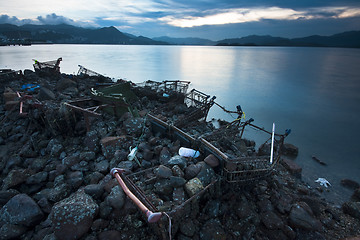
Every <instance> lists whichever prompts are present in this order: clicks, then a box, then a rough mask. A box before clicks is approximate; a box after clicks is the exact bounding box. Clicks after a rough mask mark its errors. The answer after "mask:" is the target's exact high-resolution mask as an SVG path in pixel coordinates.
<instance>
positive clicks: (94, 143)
mask: <svg viewBox="0 0 360 240" xmlns="http://www.w3.org/2000/svg"><path fill="white" fill-rule="evenodd" d="M84 145H85V146H86V148H87V149H88V150H90V151H93V152H98V151H99V150H100V138H99V136H98V133H97V131H96V130H93V131H89V132H87V133H86V136H85V139H84Z"/></svg>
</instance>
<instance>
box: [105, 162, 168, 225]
mask: <svg viewBox="0 0 360 240" xmlns="http://www.w3.org/2000/svg"><path fill="white" fill-rule="evenodd" d="M124 172H125V170H124V169H121V168H113V169H111V171H110V173H111V175H113V176H114V177H115V178H116V180H117V181H118V182H119V184H120V186H121V188H122V189H123V190H124V192H125V193H126V195H127V196H128V197H129V198H130V199H131V200H132V201H133V202H134V203H135V204H136V206H138V207H139V208H140V210H141V211H142V212H143V213H144V214H145V215H146V217H147V221H148V222H149V223H155V222H157V221H159V220H160V218H161V217H162V212H152V211H150V210H149V209H148V208H147V207H146V206H145V205H144V204H143V203H142V202H141V201H140V200H139V199H138V198H137V197H136V196H135V195H134V194H133V193H132V192H131V191H130V189H129V188H128V187H127V186H126V184H125V182H124V180H123V179H122V178H121V176H120V174H122V173H124Z"/></svg>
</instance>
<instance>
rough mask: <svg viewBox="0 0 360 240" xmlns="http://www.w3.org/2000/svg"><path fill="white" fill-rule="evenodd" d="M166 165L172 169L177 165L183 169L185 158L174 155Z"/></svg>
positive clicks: (185, 162) (185, 164)
mask: <svg viewBox="0 0 360 240" xmlns="http://www.w3.org/2000/svg"><path fill="white" fill-rule="evenodd" d="M168 164H169V165H170V166H171V167H172V166H174V165H178V166H179V167H180V168H181V169H185V168H186V166H187V161H186V158H184V157H182V156H179V155H176V156H174V157H172V158H170V160H169V162H168Z"/></svg>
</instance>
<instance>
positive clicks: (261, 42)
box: [0, 24, 360, 48]
mask: <svg viewBox="0 0 360 240" xmlns="http://www.w3.org/2000/svg"><path fill="white" fill-rule="evenodd" d="M16 39H23V40H27V41H28V42H30V43H32V44H33V43H68V44H70V43H72V44H128V45H205V46H212V45H216V46H308V47H347V48H360V31H348V32H342V33H337V34H334V35H331V36H320V35H312V36H307V37H302V38H285V37H274V36H271V35H249V36H245V37H240V38H229V39H223V40H219V41H212V40H209V39H204V38H194V37H184V38H172V37H167V36H162V37H155V38H152V39H151V38H148V37H145V36H135V35H132V34H129V33H125V32H121V31H119V30H118V29H117V28H115V27H114V26H110V27H102V28H82V27H76V26H73V25H68V24H59V25H32V24H26V25H22V26H16V25H12V24H0V43H1V44H2V45H4V44H3V43H4V42H5V43H6V41H9V40H16Z"/></svg>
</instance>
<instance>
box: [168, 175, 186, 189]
mask: <svg viewBox="0 0 360 240" xmlns="http://www.w3.org/2000/svg"><path fill="white" fill-rule="evenodd" d="M185 183H186V180H185V179H184V178H182V177H175V176H170V179H169V184H170V185H171V186H172V187H173V188H177V187H182V186H184V185H185Z"/></svg>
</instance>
